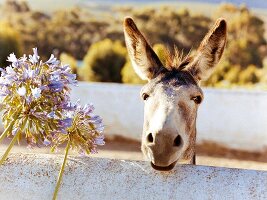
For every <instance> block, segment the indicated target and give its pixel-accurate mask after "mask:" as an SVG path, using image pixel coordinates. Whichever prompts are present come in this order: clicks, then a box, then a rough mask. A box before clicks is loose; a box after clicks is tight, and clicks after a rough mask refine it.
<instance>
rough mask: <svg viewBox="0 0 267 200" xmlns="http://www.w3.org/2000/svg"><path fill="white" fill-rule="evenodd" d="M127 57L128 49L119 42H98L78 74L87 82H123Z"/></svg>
mask: <svg viewBox="0 0 267 200" xmlns="http://www.w3.org/2000/svg"><path fill="white" fill-rule="evenodd" d="M125 57H126V48H125V47H123V46H122V44H121V43H120V42H119V41H111V40H110V39H105V40H102V41H99V42H96V43H94V44H93V45H92V46H91V47H90V48H89V50H88V52H87V54H86V56H85V57H84V64H83V66H82V68H81V69H80V70H79V72H78V73H79V75H80V77H81V78H82V80H85V81H100V82H121V81H122V77H121V73H120V72H121V69H122V67H123V65H124V64H125V61H126V58H125Z"/></svg>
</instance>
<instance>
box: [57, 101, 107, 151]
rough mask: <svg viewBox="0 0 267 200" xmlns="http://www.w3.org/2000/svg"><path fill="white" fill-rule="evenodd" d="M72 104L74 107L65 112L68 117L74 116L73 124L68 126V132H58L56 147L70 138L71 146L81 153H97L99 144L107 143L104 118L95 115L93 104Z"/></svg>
mask: <svg viewBox="0 0 267 200" xmlns="http://www.w3.org/2000/svg"><path fill="white" fill-rule="evenodd" d="M71 106H72V107H73V108H74V109H68V110H66V113H65V116H67V117H68V118H66V119H68V120H69V119H70V118H72V121H71V126H69V127H68V128H67V134H62V133H60V132H59V133H56V135H55V137H54V140H53V143H54V144H55V145H54V147H55V148H56V147H57V146H58V145H59V144H62V143H64V142H66V141H67V140H70V141H71V147H72V148H73V149H76V150H77V151H78V152H79V153H80V154H90V153H96V152H97V146H98V145H104V144H105V142H104V135H103V129H104V125H103V123H102V119H101V118H100V117H99V116H97V115H94V113H93V110H94V107H93V105H92V104H86V105H85V106H81V105H79V104H72V105H71ZM68 125H69V124H68Z"/></svg>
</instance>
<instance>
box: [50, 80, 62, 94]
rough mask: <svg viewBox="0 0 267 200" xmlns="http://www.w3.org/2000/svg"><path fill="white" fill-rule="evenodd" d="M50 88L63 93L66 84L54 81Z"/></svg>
mask: <svg viewBox="0 0 267 200" xmlns="http://www.w3.org/2000/svg"><path fill="white" fill-rule="evenodd" d="M48 87H49V88H50V89H52V90H53V91H55V92H61V91H62V90H63V87H64V83H62V82H61V81H52V82H51V83H50V84H49V85H48Z"/></svg>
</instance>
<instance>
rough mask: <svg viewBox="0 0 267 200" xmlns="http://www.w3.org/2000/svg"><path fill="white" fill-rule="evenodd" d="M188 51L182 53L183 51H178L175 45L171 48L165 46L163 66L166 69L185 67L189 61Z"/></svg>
mask: <svg viewBox="0 0 267 200" xmlns="http://www.w3.org/2000/svg"><path fill="white" fill-rule="evenodd" d="M189 54H190V52H189V53H188V54H186V55H184V53H183V51H181V52H180V51H179V50H178V48H177V46H174V47H173V49H171V48H166V49H165V51H164V58H165V67H166V68H167V69H168V70H179V71H180V70H182V69H184V68H185V67H186V65H187V64H189V62H190V61H191V57H190V56H189Z"/></svg>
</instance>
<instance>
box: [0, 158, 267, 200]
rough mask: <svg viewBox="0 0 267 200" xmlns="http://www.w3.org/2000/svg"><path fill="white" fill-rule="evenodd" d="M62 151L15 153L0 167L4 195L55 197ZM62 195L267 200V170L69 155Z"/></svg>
mask: <svg viewBox="0 0 267 200" xmlns="http://www.w3.org/2000/svg"><path fill="white" fill-rule="evenodd" d="M62 161H63V156H59V155H57V156H55V155H42V154H38V155H34V154H11V155H10V157H9V159H8V161H7V162H5V164H4V165H2V166H0V171H1V173H0V180H1V181H0V197H1V199H10V200H13V199H40V200H42V199H51V197H52V195H53V190H54V187H55V184H56V179H57V175H58V172H59V169H60V165H61V163H62ZM58 199H64V200H67V199H79V200H83V199H94V200H106V199H107V200H110V199H117V200H120V199H121V200H125V199H127V200H131V199H135V200H136V199H140V200H141V199H142V200H143V199H146V200H150V199H151V200H152V199H153V200H157V199H160V200H162V199H170V200H171V199H175V200H176V199H213V200H216V199H220V200H221V199H240V200H241V199H242V200H251V199H257V200H260V199H262V200H263V199H267V172H264V171H254V170H240V169H229V168H215V167H204V166H192V165H177V166H176V167H175V168H174V170H172V171H171V172H159V171H155V170H153V169H152V167H151V166H150V165H149V163H147V162H141V161H140V162H137V161H123V160H109V159H102V158H81V157H80V158H78V157H70V158H69V159H68V162H67V166H66V168H65V173H64V176H63V182H62V186H61V188H60V191H59V196H58Z"/></svg>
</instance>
